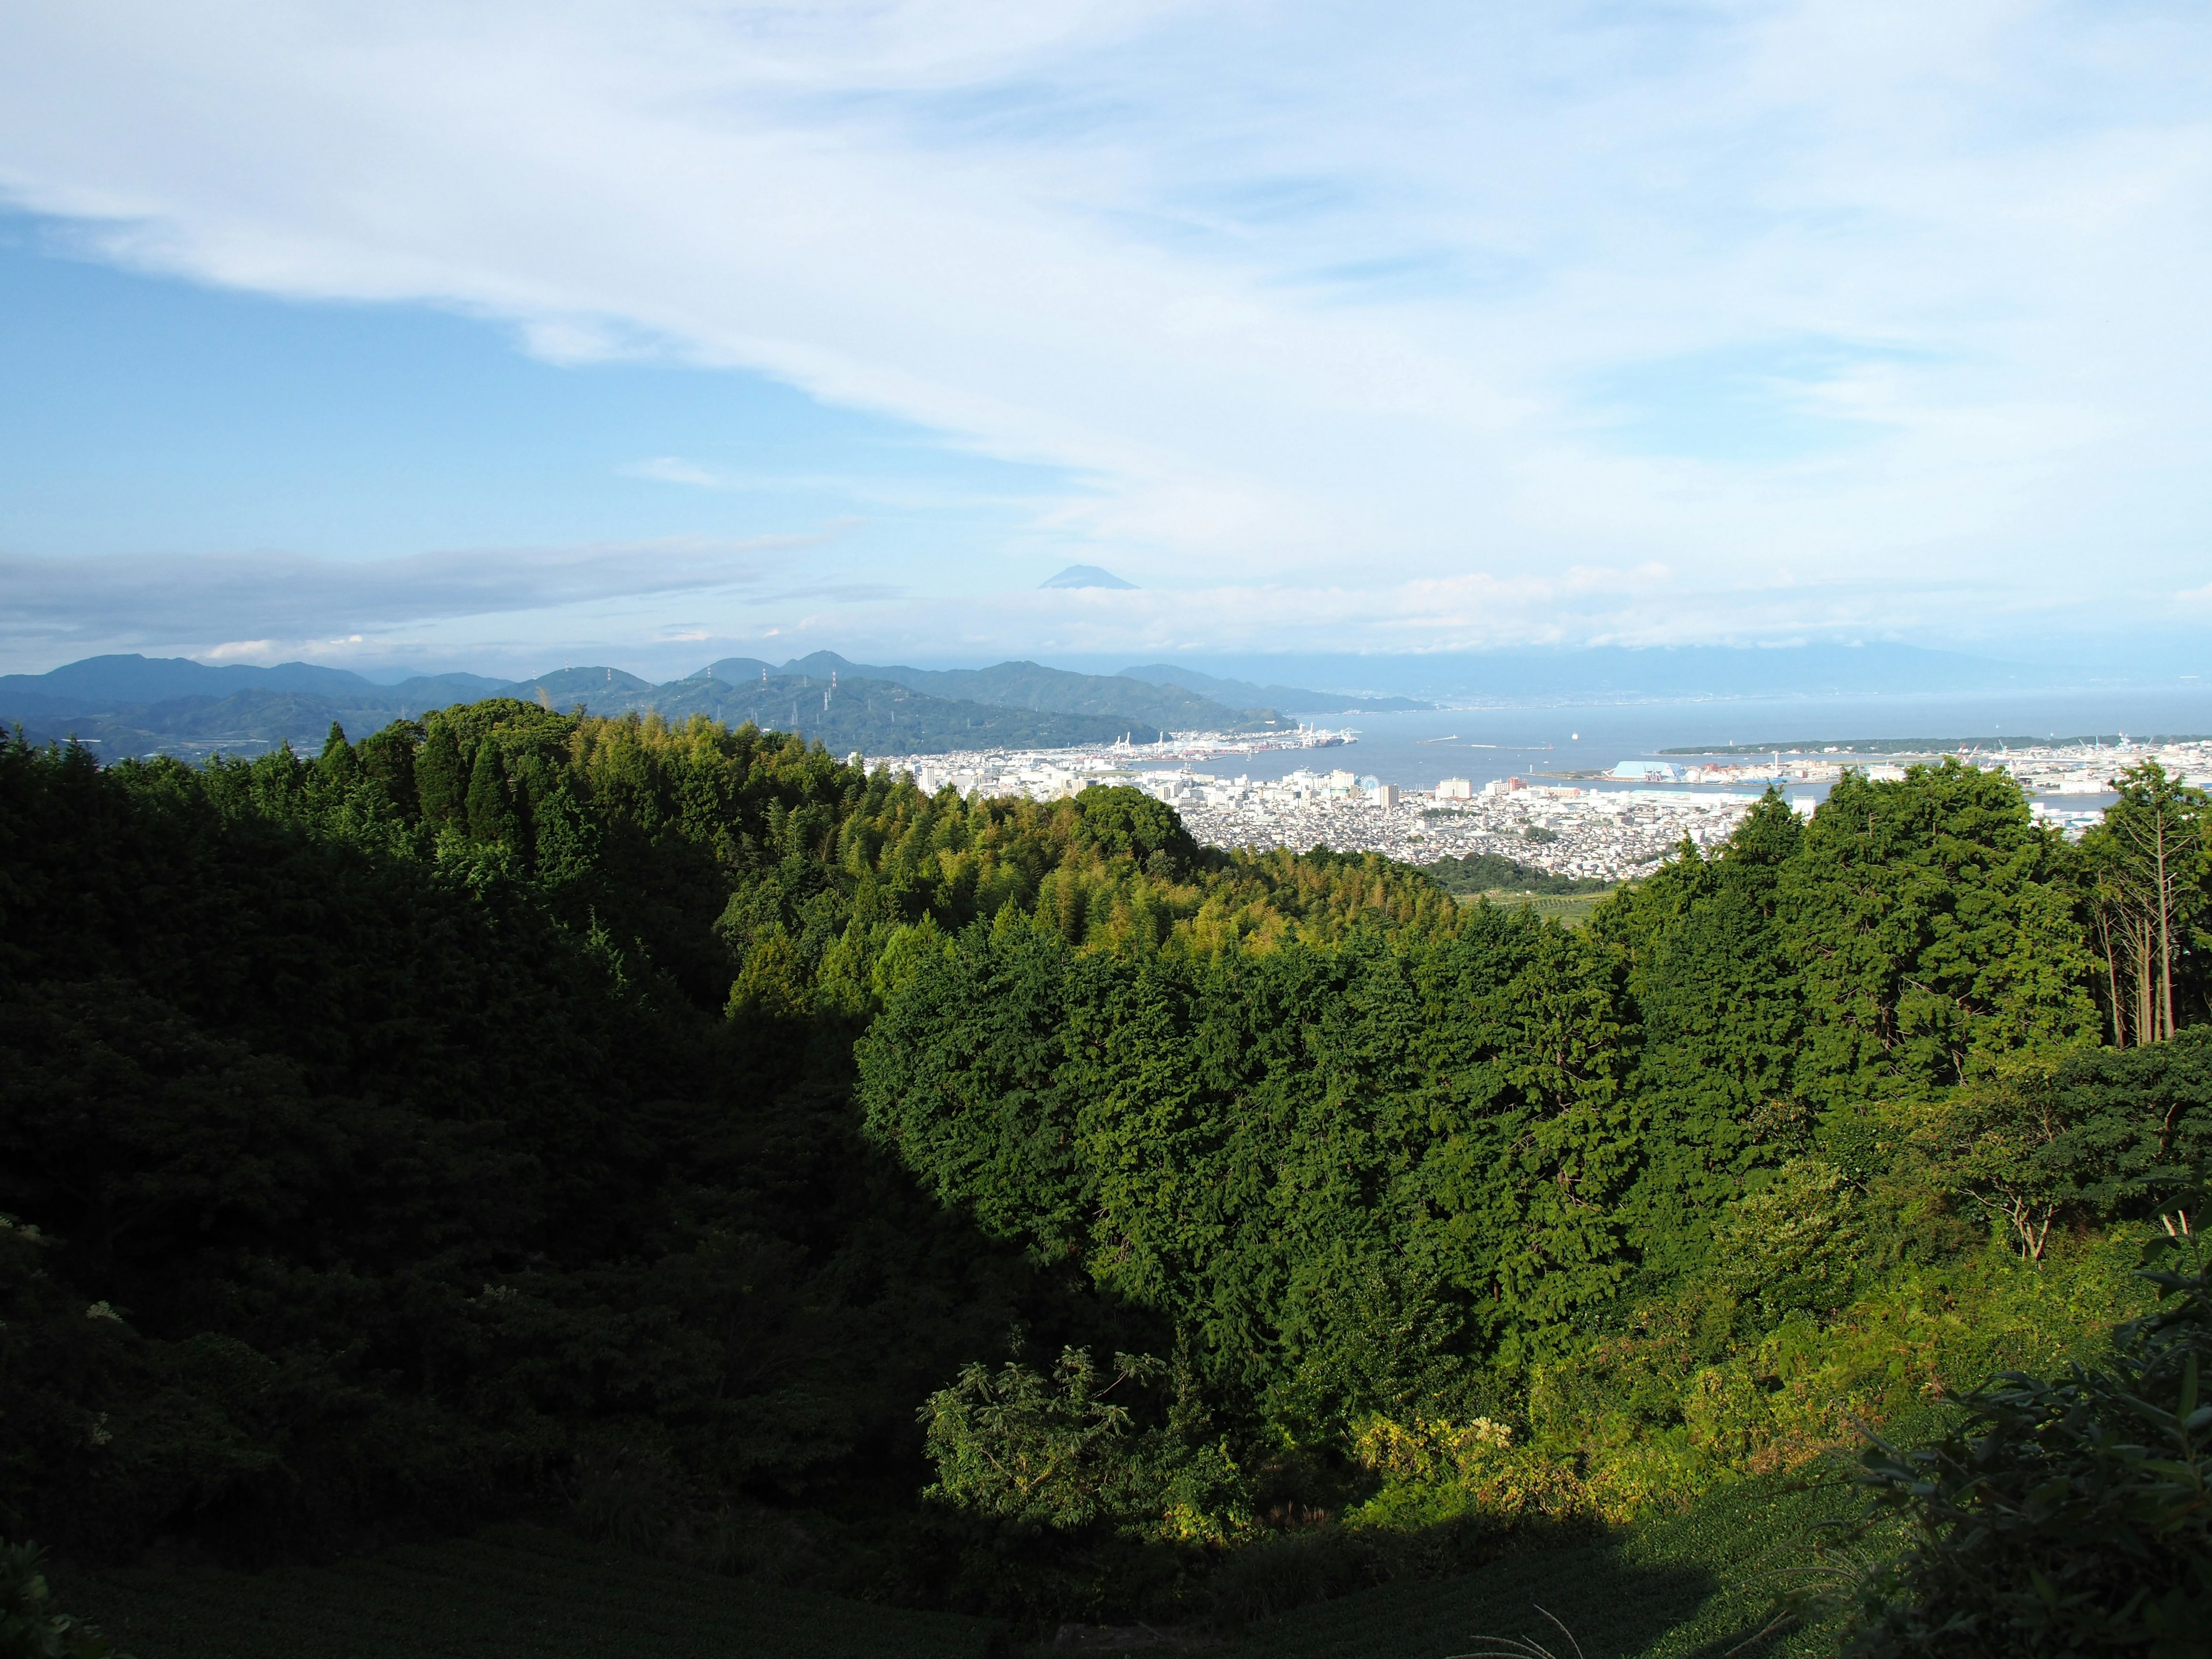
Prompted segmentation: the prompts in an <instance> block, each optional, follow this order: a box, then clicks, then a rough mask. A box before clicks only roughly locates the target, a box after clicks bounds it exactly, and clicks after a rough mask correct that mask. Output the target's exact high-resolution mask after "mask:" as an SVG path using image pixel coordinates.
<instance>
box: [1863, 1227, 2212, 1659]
mask: <svg viewBox="0 0 2212 1659" xmlns="http://www.w3.org/2000/svg"><path fill="white" fill-rule="evenodd" d="M2182 1219H2183V1222H2184V1223H2185V1222H2186V1219H2187V1217H2186V1212H2183V1216H2182ZM2176 1254H2185V1255H2186V1256H2187V1258H2188V1261H2187V1262H2186V1266H2187V1267H2188V1268H2189V1271H2188V1272H2186V1273H2178V1272H2174V1271H2172V1270H2171V1269H2166V1268H2161V1267H2159V1266H2157V1265H2156V1264H2157V1262H2158V1261H2160V1259H2162V1258H2165V1257H2168V1256H2171V1255H2176ZM2147 1255H2148V1256H2149V1258H2150V1260H2149V1261H2148V1263H2147V1265H2146V1267H2145V1269H2144V1273H2143V1276H2144V1277H2145V1278H2147V1279H2149V1280H2150V1281H2151V1282H2152V1283H2153V1284H2154V1285H2156V1286H2157V1287H2158V1291H2159V1295H2160V1304H2159V1306H2158V1307H2157V1308H2156V1309H2155V1310H2154V1311H2153V1312H2152V1313H2150V1314H2149V1315H2148V1316H2145V1317H2143V1318H2142V1319H2140V1320H2136V1321H2133V1322H2130V1323H2128V1324H2126V1325H2124V1326H2122V1327H2121V1328H2119V1330H2118V1332H2116V1333H2115V1336H2114V1342H2113V1352H2112V1358H2111V1361H2110V1363H2109V1364H2107V1365H2106V1366H2104V1367H2101V1368H2099V1369H2094V1370H2093V1369H2089V1368H2087V1367H2084V1366H2081V1365H2078V1364H2077V1365H2075V1366H2072V1367H2070V1368H2069V1370H2068V1372H2067V1374H2066V1375H2065V1376H2063V1377H2062V1378H2059V1379H2057V1380H2055V1381H2047V1380H2044V1379H2039V1378H2037V1377H2033V1376H2023V1375H2021V1374H2019V1373H2017V1372H2013V1373H2007V1374H2005V1375H2003V1376H1999V1377H1997V1378H1996V1379H1995V1380H1993V1381H1992V1382H1990V1383H1988V1384H1987V1385H1985V1386H1984V1387H1983V1388H1981V1389H1978V1390H1977V1391H1975V1392H1974V1393H1973V1394H1972V1395H1968V1396H1967V1397H1966V1401H1964V1402H1963V1403H1964V1405H1965V1407H1966V1414H1965V1417H1964V1419H1963V1420H1961V1421H1960V1423H1959V1424H1958V1425H1957V1426H1956V1427H1955V1428H1954V1429H1953V1430H1952V1431H1950V1432H1949V1433H1948V1434H1947V1435H1945V1436H1944V1437H1942V1439H1940V1440H1938V1441H1937V1442H1936V1443H1934V1444H1932V1445H1929V1446H1928V1447H1925V1448H1923V1449H1915V1450H1900V1449H1898V1448H1896V1447H1894V1446H1892V1445H1889V1444H1887V1443H1876V1444H1875V1446H1874V1447H1873V1449H1870V1450H1869V1452H1868V1454H1867V1457H1866V1466H1867V1472H1868V1478H1869V1481H1870V1482H1871V1483H1872V1485H1873V1486H1874V1487H1875V1491H1876V1492H1877V1494H1878V1496H1879V1497H1880V1498H1881V1500H1882V1501H1883V1503H1884V1504H1886V1505H1887V1507H1888V1508H1890V1509H1891V1510H1895V1511H1899V1512H1901V1513H1902V1514H1903V1515H1904V1516H1905V1517H1907V1518H1908V1520H1909V1521H1910V1522H1911V1530H1912V1540H1911V1543H1910V1544H1909V1546H1908V1547H1906V1549H1905V1551H1904V1553H1902V1555H1901V1556H1899V1559H1897V1561H1896V1563H1895V1564H1894V1565H1893V1567H1891V1568H1890V1569H1889V1570H1888V1571H1886V1572H1882V1573H1877V1574H1875V1575H1874V1576H1873V1577H1870V1578H1869V1581H1868V1582H1867V1584H1866V1586H1865V1588H1864V1589H1863V1592H1862V1595H1863V1607H1862V1627H1861V1631H1860V1634H1859V1638H1858V1639H1857V1644H1856V1645H1855V1648H1854V1651H1855V1652H1856V1653H1857V1654H1860V1655H1864V1656H1889V1655H1901V1654H1937V1655H1960V1656H1964V1655H1973V1654H1987V1653H1995V1652H2005V1653H2023V1654H2045V1653H2074V1652H2081V1651H2085V1650H2114V1649H2118V1650H2127V1651H2140V1652H2148V1653H2150V1654H2153V1655H2159V1656H2165V1655H2182V1654H2202V1653H2204V1652H2206V1651H2207V1650H2208V1638H2207V1632H2212V1456H2208V1455H2207V1449H2206V1445H2205V1442H2206V1439H2207V1437H2208V1436H2212V1402H2207V1401H2205V1400H2204V1399H2203V1372H2204V1370H2206V1366H2205V1364H2204V1362H2205V1360H2207V1359H2208V1358H2212V1276H2208V1274H2207V1272H2206V1267H2205V1261H2204V1259H2203V1252H2202V1250H2201V1248H2200V1247H2199V1245H2198V1243H2197V1239H2196V1238H2195V1237H2193V1236H2191V1234H2190V1233H2188V1232H2187V1231H2186V1230H2185V1226H2183V1227H2177V1228H2176V1231H2175V1232H2174V1234H2173V1235H2172V1236H2171V1237H2166V1238H2160V1239H2154V1240H2153V1241H2152V1243H2151V1245H2150V1246H2149V1247H2148V1251H2147Z"/></svg>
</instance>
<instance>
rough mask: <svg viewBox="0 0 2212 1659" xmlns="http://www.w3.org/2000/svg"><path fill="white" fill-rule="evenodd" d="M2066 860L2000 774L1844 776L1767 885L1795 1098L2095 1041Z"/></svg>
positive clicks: (1886, 1085) (1911, 1087) (1964, 1069)
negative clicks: (1778, 928) (1790, 1007)
mask: <svg viewBox="0 0 2212 1659" xmlns="http://www.w3.org/2000/svg"><path fill="white" fill-rule="evenodd" d="M1777 900H1778V906H1779V908H1780V912H1781V914H1782V915H1783V917H1784V921H1785V922H1786V925H1787V927H1788V930H1789V933H1790V950H1791V953H1792V958H1793V960H1794V962H1795V963H1796V968H1797V970H1798V975H1799V977H1798V981H1797V982H1798V984H1799V985H1800V987H1802V999H1803V1002H1804V1005H1805V1011H1806V1032H1805V1052H1804V1055H1803V1058H1802V1060H1801V1062H1800V1064H1799V1066H1798V1068H1797V1070H1798V1079H1799V1083H1800V1085H1801V1086H1802V1088H1803V1090H1804V1091H1805V1092H1806V1094H1807V1096H1808V1098H1810V1099H1812V1100H1813V1101H1814V1102H1816V1103H1819V1104H1820V1105H1823V1106H1839V1105H1843V1104H1845V1103H1849V1102H1851V1101H1854V1100H1857V1099H1863V1098H1865V1097H1869V1096H1870V1095H1874V1094H1878V1093H1882V1092H1886V1091H1887V1092H1894V1091H1920V1090H1925V1089H1929V1088H1937V1087H1942V1086H1944V1085H1950V1084H1955V1083H1959V1082H1961V1081H1964V1080H1966V1079H1968V1078H1971V1077H1976V1076H1983V1075H1987V1074H1988V1073H1990V1071H1992V1070H1993V1069H1994V1067H1995V1066H1996V1062H1997V1061H1998V1060H2000V1059H2001V1058H2002V1057H2003V1056H2006V1055H2008V1054H2024V1053H2032V1052H2041V1051H2047V1050H2051V1049H2054V1048H2063V1047H2066V1046H2068V1045H2069V1044H2074V1043H2080V1042H2091V1041H2093V1040H2094V1039H2095V1036H2096V1033H2097V1030H2098V1020H2097V1014H2096V1006H2095V1003H2094V1002H2093V1000H2092V995H2091V991H2090V987H2091V985H2092V983H2093V980H2094V978H2095V976H2096V965H2097V964H2096V959H2095V957H2094V955H2093V951H2092V950H2091V948H2090V945H2089V940H2088V938H2087V933H2086V921H2087V916H2086V907H2085V905H2084V903H2083V894H2082V892H2081V887H2080V885H2079V882H2078V872H2077V871H2076V870H2075V857H2074V855H2073V854H2072V852H2071V849H2069V848H2067V847H2066V845H2065V844H2064V843H2063V842H2061V841H2059V840H2058V839H2057V836H2054V835H2052V834H2051V833H2050V832H2048V831H2046V830H2044V829H2039V828H2037V827H2036V826H2035V825H2034V824H2033V823H2032V822H2031V821H2030V820H2029V818H2028V815H2027V810H2026V808H2025V805H2023V803H2022V800H2021V793H2020V789H2019V787H2018V786H2017V785H2016V784H2015V783H2014V782H2013V781H2011V780H2010V779H2009V778H2008V777H2006V776H2004V775H2002V773H1996V772H1984V771H1978V770H1977V769H1973V768H1972V767H1966V766H1961V765H1960V764H1958V763H1956V762H1955V761H1946V762H1945V763H1943V764H1942V766H1941V767H1932V768H1931V767H1916V768H1914V769H1913V771H1912V775H1911V776H1910V777H1909V778H1907V779H1906V780H1905V781H1901V782H1891V783H1871V782H1869V781H1866V780H1865V779H1864V778H1863V777H1862V776H1861V775H1858V774H1857V773H1846V774H1845V775H1844V780H1843V781H1842V782H1840V783H1838V785H1837V786H1836V787H1835V789H1834V790H1833V791H1832V793H1830V795H1829V797H1828V799H1827V800H1826V802H1825V803H1824V804H1823V805H1822V806H1821V808H1820V812H1819V814H1818V815H1817V816H1816V817H1814V821H1813V823H1812V824H1811V825H1810V826H1809V827H1808V829H1807V830H1806V832H1805V839H1804V846H1803V850H1802V853H1801V854H1798V855H1797V856H1796V857H1794V858H1791V859H1790V860H1787V862H1786V863H1785V864H1784V866H1783V869H1782V872H1781V879H1780V882H1779V884H1778V889H1777Z"/></svg>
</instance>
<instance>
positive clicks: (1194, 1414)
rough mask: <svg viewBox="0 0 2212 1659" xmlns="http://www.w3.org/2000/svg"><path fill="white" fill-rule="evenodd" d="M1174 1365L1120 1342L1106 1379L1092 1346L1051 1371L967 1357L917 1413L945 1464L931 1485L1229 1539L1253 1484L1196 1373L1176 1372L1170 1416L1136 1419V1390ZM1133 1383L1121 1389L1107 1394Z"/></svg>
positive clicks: (1008, 1505) (974, 1501)
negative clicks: (1118, 1397)
mask: <svg viewBox="0 0 2212 1659" xmlns="http://www.w3.org/2000/svg"><path fill="white" fill-rule="evenodd" d="M1168 1370H1169V1368H1168V1367H1166V1366H1164V1364H1162V1363H1161V1362H1160V1361H1158V1360H1157V1359H1153V1358H1149V1357H1147V1356H1144V1355H1132V1354H1126V1353H1121V1354H1116V1355H1115V1356H1114V1376H1113V1380H1112V1381H1110V1382H1109V1383H1106V1384H1105V1386H1104V1387H1103V1388H1102V1387H1100V1386H1099V1378H1098V1370H1097V1366H1096V1365H1095V1364H1093V1363H1092V1362H1091V1353H1090V1351H1089V1350H1088V1349H1085V1348H1067V1349H1065V1350H1063V1351H1062V1352H1061V1353H1060V1360H1059V1363H1058V1364H1055V1365H1054V1368H1053V1374H1052V1376H1050V1377H1046V1376H1042V1375H1040V1374H1039V1373H1037V1372H1036V1371H1034V1370H1030V1368H1029V1367H1028V1366H1026V1365H1024V1364H1021V1363H1020V1362H1019V1361H1018V1360H1013V1359H1009V1360H1008V1361H1006V1364H1004V1365H1002V1366H1001V1367H1000V1369H999V1370H997V1371H996V1372H993V1371H991V1370H988V1369H987V1368H986V1367H985V1366H983V1365H981V1364H969V1365H968V1366H967V1367H965V1368H964V1369H963V1370H962V1371H961V1373H960V1376H959V1377H958V1379H957V1381H956V1382H954V1383H952V1384H951V1386H950V1387H949V1388H944V1389H939V1390H938V1391H937V1392H936V1393H935V1394H933V1395H930V1397H929V1400H928V1402H927V1404H926V1405H924V1406H923V1407H922V1408H921V1413H920V1416H921V1422H922V1424H923V1426H924V1429H925V1431H926V1432H927V1439H928V1446H929V1454H930V1456H931V1457H932V1458H933V1460H934V1462H936V1465H937V1482H936V1484H935V1485H934V1486H931V1487H930V1488H929V1490H928V1492H927V1494H926V1496H927V1497H929V1498H934V1499H936V1500H937V1501H938V1502H939V1503H943V1504H950V1505H952V1506H954V1507H956V1508H961V1509H967V1510H974V1511H975V1512H977V1513H980V1514H982V1515H987V1516H995V1517H997V1518H999V1519H1000V1520H1003V1521H1010V1522H1015V1523H1017V1524H1018V1525H1024V1526H1032V1527H1035V1526H1044V1527H1051V1528H1056V1529H1058V1530H1060V1531H1064V1532H1065V1531H1072V1530H1075V1529H1078V1528H1084V1527H1087V1526H1089V1525H1091V1523H1092V1522H1112V1523H1115V1524H1116V1525H1117V1526H1119V1527H1120V1528H1121V1529H1122V1530H1123V1531H1125V1532H1127V1533H1129V1534H1131V1535H1133V1536H1141V1537H1145V1538H1147V1539H1152V1540H1156V1541H1167V1542H1175V1543H1183V1544H1220V1543H1225V1542H1227V1541H1229V1540H1230V1538H1231V1536H1232V1535H1233V1534H1237V1533H1240V1532H1242V1531H1243V1530H1244V1529H1245V1528H1247V1527H1248V1526H1249V1522H1250V1504H1249V1494H1248V1493H1247V1492H1246V1491H1245V1481H1244V1479H1243V1474H1242V1473H1241V1471H1240V1470H1239V1469H1238V1468H1237V1462H1236V1459H1235V1458H1234V1457H1232V1456H1231V1455H1230V1453H1229V1451H1228V1449H1227V1447H1226V1445H1225V1443H1223V1442H1221V1441H1220V1440H1218V1439H1215V1438H1212V1437H1209V1436H1208V1435H1207V1434H1206V1429H1207V1427H1208V1425H1207V1422H1206V1418H1205V1415H1204V1413H1203V1412H1202V1410H1200V1409H1198V1408H1197V1405H1196V1399H1195V1395H1194V1391H1193V1390H1192V1389H1191V1388H1190V1386H1189V1379H1188V1376H1184V1375H1180V1374H1178V1375H1177V1376H1176V1377H1175V1379H1174V1380H1175V1382H1176V1384H1177V1385H1178V1386H1177V1387H1176V1394H1175V1399H1174V1401H1172V1403H1170V1406H1169V1407H1168V1410H1167V1412H1166V1414H1165V1419H1164V1421H1162V1422H1159V1423H1158V1424H1156V1425H1153V1426H1152V1427H1149V1428H1146V1429H1143V1430H1141V1431H1139V1429H1138V1428H1137V1426H1136V1418H1135V1416H1134V1414H1133V1411H1132V1409H1131V1406H1132V1404H1133V1403H1135V1402H1136V1398H1137V1395H1138V1392H1139V1390H1140V1389H1142V1388H1143V1387H1144V1386H1145V1385H1146V1383H1152V1382H1153V1381H1156V1380H1158V1379H1159V1378H1160V1377H1161V1376H1164V1375H1165V1374H1166V1373H1167V1372H1168ZM1125 1385H1126V1386H1127V1387H1128V1388H1129V1389H1130V1394H1129V1395H1127V1396H1125V1399H1124V1401H1109V1399H1108V1398H1107V1397H1106V1396H1107V1395H1110V1394H1112V1393H1114V1392H1115V1390H1116V1389H1121V1388H1123V1387H1124V1386H1125Z"/></svg>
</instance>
